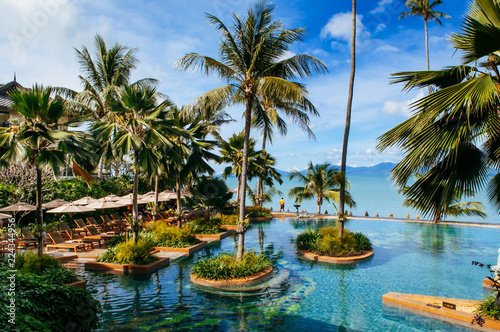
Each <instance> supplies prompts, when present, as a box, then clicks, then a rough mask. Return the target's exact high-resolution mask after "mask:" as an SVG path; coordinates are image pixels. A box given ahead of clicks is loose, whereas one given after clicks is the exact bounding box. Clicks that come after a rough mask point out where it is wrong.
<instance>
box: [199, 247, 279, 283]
mask: <svg viewBox="0 0 500 332" xmlns="http://www.w3.org/2000/svg"><path fill="white" fill-rule="evenodd" d="M270 266H271V261H270V260H269V258H268V257H267V256H265V255H263V254H260V255H257V254H256V253H254V252H246V253H245V254H244V255H243V257H242V259H241V261H237V260H236V255H234V254H227V253H221V254H219V255H217V256H214V257H210V258H206V259H202V260H200V261H198V262H197V263H196V265H195V266H194V267H193V270H192V272H193V274H194V275H196V276H197V277H200V278H205V279H210V280H227V279H235V278H245V277H249V276H251V275H254V274H256V273H259V272H261V271H263V270H265V269H267V268H268V267H270Z"/></svg>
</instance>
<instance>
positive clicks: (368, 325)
mask: <svg viewBox="0 0 500 332" xmlns="http://www.w3.org/2000/svg"><path fill="white" fill-rule="evenodd" d="M334 223H335V222H334V221H325V220H313V221H303V220H299V219H285V220H284V221H282V220H280V219H273V220H272V221H271V222H267V223H260V224H254V225H253V227H252V228H251V229H250V230H249V231H248V232H247V234H246V238H245V246H246V248H248V249H251V248H255V250H256V251H260V250H261V249H260V246H259V237H258V227H261V228H262V230H263V231H264V234H265V238H264V247H265V250H267V251H268V252H274V254H276V255H278V257H280V258H279V259H278V260H277V267H278V272H277V274H278V277H277V278H276V280H277V281H278V282H277V283H276V284H273V285H272V286H271V287H269V288H268V289H265V290H263V291H261V292H258V293H253V294H250V295H247V296H243V295H241V296H227V295H223V294H219V293H217V292H207V291H206V290H203V289H200V288H198V287H197V286H194V285H192V284H191V282H190V279H189V273H190V269H191V267H192V265H193V263H194V262H195V261H197V260H198V259H200V258H202V257H205V256H209V255H214V254H217V253H218V252H220V251H221V250H224V251H232V250H234V248H235V245H236V241H235V239H234V238H232V237H229V238H226V239H224V240H223V241H222V242H221V243H219V244H214V245H211V246H209V247H207V248H205V249H204V250H203V251H200V252H198V253H197V254H195V255H194V256H193V257H191V258H189V259H184V260H181V261H177V262H173V263H172V264H171V265H170V266H168V267H166V268H163V269H161V270H159V271H158V272H156V273H153V274H151V275H149V276H148V277H142V278H137V277H132V276H119V275H112V274H104V273H96V272H83V276H84V278H85V279H86V280H87V282H88V286H87V289H89V290H90V291H92V293H93V294H94V296H95V297H96V298H97V299H99V300H100V301H101V303H102V306H103V310H104V314H103V316H102V318H101V321H102V324H103V328H102V330H103V331H109V330H116V331H119V330H120V331H179V330H181V331H182V330H185V331H188V330H200V331H263V330H272V331H468V329H467V328H461V327H457V326H452V325H449V324H447V323H443V322H441V321H438V320H433V319H428V318H424V317H420V316H417V315H413V314H410V313H407V312H405V311H400V310H397V309H393V308H390V307H386V306H383V305H382V295H383V294H385V293H387V292H402V293H416V294H426V295H435V296H447V297H457V298H467V299H481V298H482V297H483V296H484V295H485V294H487V292H485V291H483V289H482V286H481V280H482V279H483V278H484V277H485V276H486V275H489V273H488V271H487V270H486V268H479V267H478V266H472V265H471V261H472V260H475V261H480V262H483V263H485V264H495V263H496V260H497V250H498V247H499V246H500V230H499V229H493V228H483V227H465V226H434V225H427V224H414V223H405V222H398V221H380V220H378V221H367V220H352V221H349V222H347V223H346V227H347V228H348V229H350V230H352V231H362V232H363V233H365V234H366V235H368V236H369V237H370V239H371V240H372V243H373V245H374V249H375V255H374V257H373V258H371V259H370V260H368V261H365V262H362V263H358V264H357V265H347V266H332V265H326V264H321V263H311V262H307V261H302V260H299V259H297V256H296V254H295V247H294V242H293V241H294V238H295V236H296V234H297V233H298V232H301V231H302V230H304V229H307V228H308V227H324V226H327V225H334ZM286 274H288V277H287V278H286V279H285V280H284V281H283V282H279V277H280V276H283V275H286Z"/></svg>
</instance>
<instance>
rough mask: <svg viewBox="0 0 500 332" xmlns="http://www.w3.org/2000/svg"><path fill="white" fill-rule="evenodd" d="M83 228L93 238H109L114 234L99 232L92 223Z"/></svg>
mask: <svg viewBox="0 0 500 332" xmlns="http://www.w3.org/2000/svg"><path fill="white" fill-rule="evenodd" d="M85 228H86V229H87V231H88V232H89V234H90V235H91V236H93V237H94V238H95V239H97V238H99V239H100V240H109V239H112V238H114V237H115V235H113V234H106V233H99V232H98V231H97V229H96V228H95V227H94V226H92V225H89V226H86V227H85Z"/></svg>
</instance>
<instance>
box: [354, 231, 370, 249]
mask: <svg viewBox="0 0 500 332" xmlns="http://www.w3.org/2000/svg"><path fill="white" fill-rule="evenodd" d="M353 235H354V239H356V247H355V248H354V250H355V251H357V252H361V251H368V250H372V249H373V246H372V242H371V241H370V239H369V238H368V237H367V236H366V235H364V234H363V233H361V232H356V233H354V234H353Z"/></svg>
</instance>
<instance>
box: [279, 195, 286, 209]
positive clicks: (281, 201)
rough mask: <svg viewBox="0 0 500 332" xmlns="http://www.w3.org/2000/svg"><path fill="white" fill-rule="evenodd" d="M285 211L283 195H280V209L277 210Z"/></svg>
mask: <svg viewBox="0 0 500 332" xmlns="http://www.w3.org/2000/svg"><path fill="white" fill-rule="evenodd" d="M282 211H283V212H285V200H284V199H283V197H281V200H280V211H279V212H282Z"/></svg>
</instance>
